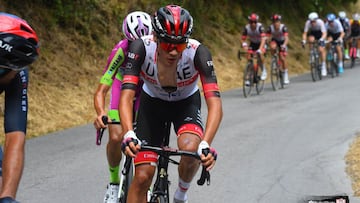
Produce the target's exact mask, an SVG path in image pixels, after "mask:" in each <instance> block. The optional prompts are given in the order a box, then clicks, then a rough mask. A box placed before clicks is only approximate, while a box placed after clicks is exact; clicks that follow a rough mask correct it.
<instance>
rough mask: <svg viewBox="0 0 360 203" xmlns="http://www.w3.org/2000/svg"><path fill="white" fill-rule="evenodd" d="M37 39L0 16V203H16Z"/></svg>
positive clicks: (18, 20)
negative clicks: (0, 133)
mask: <svg viewBox="0 0 360 203" xmlns="http://www.w3.org/2000/svg"><path fill="white" fill-rule="evenodd" d="M38 48H39V44H38V37H37V35H36V33H35V31H34V30H33V29H32V28H31V27H30V26H29V25H28V23H27V22H26V21H25V20H23V19H21V18H19V17H17V16H15V15H11V14H8V13H2V12H0V93H3V92H5V116H4V128H5V129H4V130H5V143H4V154H3V159H2V184H1V192H0V203H17V201H16V200H15V198H16V192H17V189H18V186H19V182H20V179H21V175H22V171H23V168H24V150H25V149H24V148H25V134H26V122H27V111H28V100H27V90H28V68H27V66H28V65H29V64H31V63H32V62H34V61H35V60H36V58H37V56H38V53H39V52H38Z"/></svg>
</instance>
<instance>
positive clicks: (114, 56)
mask: <svg viewBox="0 0 360 203" xmlns="http://www.w3.org/2000/svg"><path fill="white" fill-rule="evenodd" d="M128 47H129V41H128V40H127V39H123V40H121V41H120V42H119V43H117V44H116V45H115V47H114V48H113V49H112V51H111V53H110V56H109V57H108V60H107V64H106V66H105V69H104V72H103V76H102V77H101V79H100V83H101V84H104V85H108V86H111V94H110V104H109V111H108V116H109V117H110V119H111V120H112V121H120V118H119V112H118V108H119V101H120V92H121V85H122V79H123V72H124V66H123V65H125V64H126V55H127V52H128Z"/></svg>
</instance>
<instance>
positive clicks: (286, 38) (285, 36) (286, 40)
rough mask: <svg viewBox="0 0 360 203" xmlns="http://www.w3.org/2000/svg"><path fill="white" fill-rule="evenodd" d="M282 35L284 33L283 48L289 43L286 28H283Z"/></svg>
mask: <svg viewBox="0 0 360 203" xmlns="http://www.w3.org/2000/svg"><path fill="white" fill-rule="evenodd" d="M283 33H284V43H283V45H284V46H287V45H288V43H289V32H288V29H287V27H286V26H284V27H283Z"/></svg>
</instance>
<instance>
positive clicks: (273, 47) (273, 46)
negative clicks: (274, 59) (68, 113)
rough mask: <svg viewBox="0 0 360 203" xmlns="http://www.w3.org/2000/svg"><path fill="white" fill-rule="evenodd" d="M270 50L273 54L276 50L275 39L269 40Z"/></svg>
mask: <svg viewBox="0 0 360 203" xmlns="http://www.w3.org/2000/svg"><path fill="white" fill-rule="evenodd" d="M269 45H270V52H271V55H274V54H275V52H276V49H277V43H276V41H275V40H271V42H270V44H269Z"/></svg>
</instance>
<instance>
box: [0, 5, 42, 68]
mask: <svg viewBox="0 0 360 203" xmlns="http://www.w3.org/2000/svg"><path fill="white" fill-rule="evenodd" d="M38 54H39V39H38V37H37V35H36V33H35V31H34V30H33V29H32V28H31V27H30V26H29V25H28V23H27V22H26V21H25V20H23V19H21V18H19V17H18V16H15V15H12V14H8V13H3V12H0V67H5V68H9V69H13V70H19V69H21V68H23V67H24V66H27V65H29V64H31V63H32V62H34V61H35V60H36V58H37V57H38Z"/></svg>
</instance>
